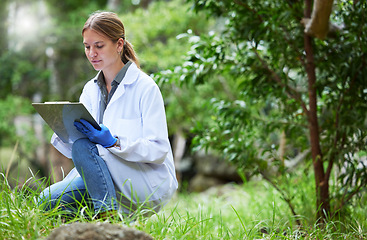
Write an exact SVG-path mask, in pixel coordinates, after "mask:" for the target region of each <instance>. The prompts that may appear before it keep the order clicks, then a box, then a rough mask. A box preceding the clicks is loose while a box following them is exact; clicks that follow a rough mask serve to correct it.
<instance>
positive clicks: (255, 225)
mask: <svg viewBox="0 0 367 240" xmlns="http://www.w3.org/2000/svg"><path fill="white" fill-rule="evenodd" d="M0 180H1V185H0V189H1V192H0V239H43V238H45V237H47V236H48V235H49V234H50V232H51V231H52V230H53V229H54V228H57V227H58V226H60V225H61V224H63V222H62V221H61V218H60V217H59V214H60V213H59V212H56V211H53V212H47V213H45V212H42V211H41V210H40V209H39V208H38V207H37V205H36V204H35V201H34V198H35V197H37V194H36V192H38V191H33V190H30V192H29V191H26V189H25V188H22V189H17V190H10V189H8V188H7V185H6V179H3V176H0ZM31 180H32V179H31ZM308 184H311V183H303V185H305V186H306V185H308ZM303 185H301V186H300V188H299V189H298V190H293V191H294V192H296V193H298V194H301V195H303V194H306V195H307V194H310V195H312V193H309V192H307V191H309V190H307V188H305V186H303ZM309 189H310V190H312V188H311V187H310V188H309ZM299 199H301V200H300V201H299V202H298V203H297V204H296V206H297V209H298V210H299V211H300V212H301V213H302V214H303V215H301V216H298V218H299V219H300V220H301V222H302V227H299V226H296V225H295V218H294V216H292V215H291V214H290V211H289V209H288V207H287V205H286V204H285V202H284V201H282V200H281V199H280V196H279V194H278V193H277V192H276V191H274V190H273V189H272V188H271V187H269V186H268V184H267V183H265V182H262V181H258V182H250V183H247V184H245V185H243V186H240V185H225V186H222V187H219V188H216V189H212V190H208V191H207V192H205V193H194V194H193V193H192V194H188V193H186V194H183V193H181V194H177V195H176V196H175V197H174V198H173V199H172V200H171V201H170V202H169V203H168V204H167V205H166V206H165V208H164V209H163V210H162V211H161V212H159V213H158V214H156V215H153V216H151V217H149V218H146V217H142V216H139V214H137V216H136V217H137V218H136V221H134V222H131V219H127V218H125V219H123V218H121V216H116V218H118V219H119V220H114V221H115V222H114V223H116V224H124V225H128V226H130V227H134V228H137V229H139V230H142V231H144V232H147V233H149V234H150V235H152V236H153V237H154V239H158V240H159V239H366V238H367V234H366V232H367V220H366V217H365V216H366V215H365V213H366V210H367V209H366V208H367V207H365V204H364V203H365V202H366V200H365V199H364V198H359V199H358V200H357V201H356V202H355V203H353V206H350V207H349V208H348V211H347V213H348V214H347V216H349V217H343V218H341V219H338V220H332V221H330V222H329V223H328V224H326V226H325V227H324V228H320V227H319V226H317V225H316V224H314V222H315V221H314V220H313V215H314V212H312V211H311V212H309V210H310V208H309V206H308V205H311V206H312V203H311V204H310V203H308V204H307V203H306V202H303V200H302V199H307V197H305V196H304V198H299ZM302 205H304V208H303V207H302ZM306 205H307V206H306ZM84 210H85V209H84ZM83 215H84V216H85V215H88V211H83V213H82V214H80V215H79V216H77V217H76V218H75V219H71V220H70V222H73V221H76V220H78V221H87V220H85V218H83ZM93 221H100V220H93ZM265 231H266V232H267V233H264V232H265Z"/></svg>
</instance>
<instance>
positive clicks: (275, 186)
mask: <svg viewBox="0 0 367 240" xmlns="http://www.w3.org/2000/svg"><path fill="white" fill-rule="evenodd" d="M260 174H261V176H262V177H263V178H264V179H265V180H266V181H267V182H268V183H270V184H271V185H272V186H273V187H274V188H275V189H276V190H277V191H278V192H279V193H280V195H281V196H282V197H283V199H284V201H285V202H286V203H287V204H288V207H289V208H290V210H291V212H292V214H293V216H295V217H297V216H298V214H297V213H296V211H295V210H294V207H293V205H292V202H291V199H290V198H289V197H287V195H286V193H285V192H284V191H283V190H282V189H280V188H279V187H278V185H277V184H275V182H273V181H272V180H271V179H270V178H269V177H268V176H267V175H266V174H265V173H264V172H263V171H260ZM295 219H296V223H297V225H298V226H301V225H302V223H301V221H300V220H299V219H298V218H295Z"/></svg>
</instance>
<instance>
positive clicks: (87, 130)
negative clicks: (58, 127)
mask: <svg viewBox="0 0 367 240" xmlns="http://www.w3.org/2000/svg"><path fill="white" fill-rule="evenodd" d="M74 126H75V127H76V129H78V131H79V132H81V133H83V134H84V135H85V136H87V138H89V140H90V141H91V142H94V143H98V144H101V145H102V146H103V147H105V148H108V147H112V146H113V145H115V143H116V141H117V139H116V138H115V137H113V136H112V135H111V132H110V130H109V129H108V128H107V127H106V126H105V125H103V124H100V127H101V129H100V130H98V129H96V128H94V127H93V126H92V124H90V123H89V122H88V121H86V120H84V119H80V121H75V122H74Z"/></svg>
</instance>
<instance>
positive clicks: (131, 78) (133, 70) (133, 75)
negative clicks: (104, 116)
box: [106, 63, 140, 111]
mask: <svg viewBox="0 0 367 240" xmlns="http://www.w3.org/2000/svg"><path fill="white" fill-rule="evenodd" d="M139 73H140V70H139V68H138V67H137V66H136V64H135V63H132V64H131V65H130V67H129V68H128V69H127V72H126V75H125V77H124V79H123V80H122V82H121V83H120V84H119V86H118V87H117V89H116V92H115V93H114V94H113V96H112V98H111V100H110V102H109V103H108V105H107V108H106V111H107V109H108V107H109V106H110V105H111V104H113V102H115V101H116V100H117V99H119V98H120V97H121V96H122V95H123V94H124V93H125V86H126V85H131V84H133V83H134V82H136V81H137V80H138V77H139Z"/></svg>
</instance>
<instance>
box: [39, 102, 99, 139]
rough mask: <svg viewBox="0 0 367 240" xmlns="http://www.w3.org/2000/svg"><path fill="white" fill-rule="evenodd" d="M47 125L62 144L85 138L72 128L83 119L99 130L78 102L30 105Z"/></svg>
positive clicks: (94, 121)
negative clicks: (75, 122)
mask: <svg viewBox="0 0 367 240" xmlns="http://www.w3.org/2000/svg"><path fill="white" fill-rule="evenodd" d="M32 106H33V107H34V108H35V109H36V111H37V112H38V113H39V115H40V116H41V117H42V118H43V120H44V121H45V122H46V123H47V125H48V126H49V127H50V128H51V129H52V130H53V131H54V132H55V133H56V135H57V136H58V137H59V138H60V139H61V140H62V141H63V142H64V143H73V142H75V141H76V140H78V139H79V138H86V136H85V135H84V134H83V133H81V132H79V131H78V130H77V129H76V127H75V126H74V121H79V120H80V119H85V120H87V121H88V122H90V123H91V124H92V126H93V127H95V128H96V129H101V128H100V126H99V124H98V123H97V122H96V120H95V119H94V118H93V117H92V115H91V114H90V113H89V111H88V110H87V109H86V108H85V106H84V105H83V103H80V102H45V103H32Z"/></svg>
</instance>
